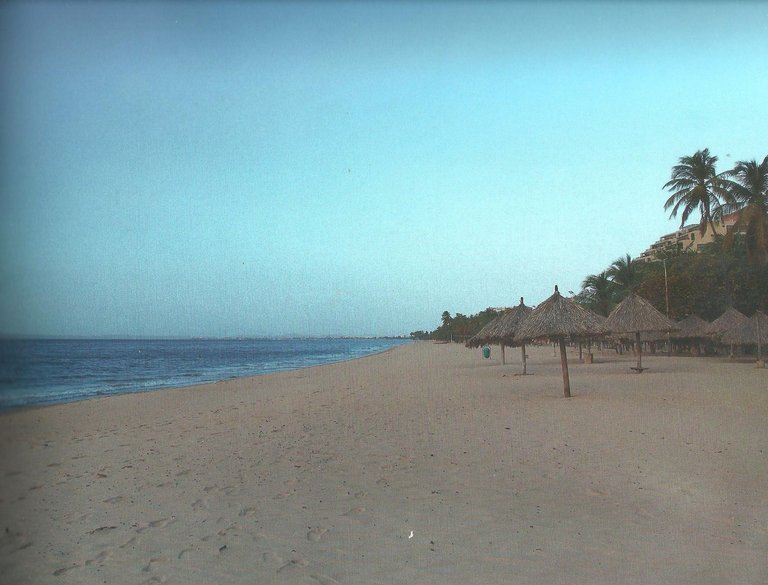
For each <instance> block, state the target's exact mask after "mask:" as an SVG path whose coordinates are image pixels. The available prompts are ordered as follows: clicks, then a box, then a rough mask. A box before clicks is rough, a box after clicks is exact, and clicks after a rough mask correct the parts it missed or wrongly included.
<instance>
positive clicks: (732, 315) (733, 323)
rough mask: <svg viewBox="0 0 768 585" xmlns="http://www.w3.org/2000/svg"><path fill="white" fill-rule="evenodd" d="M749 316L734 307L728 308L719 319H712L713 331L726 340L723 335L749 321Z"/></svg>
mask: <svg viewBox="0 0 768 585" xmlns="http://www.w3.org/2000/svg"><path fill="white" fill-rule="evenodd" d="M747 320H748V319H747V316H746V315H744V314H743V313H740V312H739V311H737V310H736V309H734V308H733V307H730V308H728V309H727V310H726V311H725V312H724V313H723V314H722V315H720V316H719V317H718V318H717V319H715V320H714V321H712V331H714V333H715V334H716V335H717V336H718V337H720V339H721V340H722V341H725V339H723V335H724V334H725V333H726V332H727V331H729V330H731V329H737V328H738V327H740V326H741V325H743V324H744V323H745V322H746V321H747ZM725 343H740V342H738V341H725Z"/></svg>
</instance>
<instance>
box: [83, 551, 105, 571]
mask: <svg viewBox="0 0 768 585" xmlns="http://www.w3.org/2000/svg"><path fill="white" fill-rule="evenodd" d="M111 556H112V550H111V549H106V550H103V551H101V552H100V553H99V554H98V555H96V558H95V559H88V560H87V561H85V566H86V567H90V566H91V565H96V564H99V565H100V564H102V563H103V562H104V561H106V560H107V559H108V558H109V557H111Z"/></svg>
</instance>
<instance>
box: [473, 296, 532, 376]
mask: <svg viewBox="0 0 768 585" xmlns="http://www.w3.org/2000/svg"><path fill="white" fill-rule="evenodd" d="M532 310H533V309H531V307H527V306H526V305H525V303H524V302H523V297H520V304H519V305H517V306H516V307H513V308H512V309H509V310H507V311H505V312H504V313H503V314H502V315H499V316H498V317H496V318H494V319H493V320H492V321H490V322H489V323H488V324H487V325H486V326H485V327H483V328H482V329H481V330H480V331H478V332H477V334H475V335H474V336H472V337H471V338H469V340H468V341H467V343H466V344H465V345H466V346H467V347H480V346H481V345H486V344H498V345H500V346H501V363H502V364H505V363H506V358H505V355H504V347H517V346H518V345H520V344H518V343H516V342H515V340H514V339H515V333H517V329H518V328H519V327H520V324H521V323H522V322H523V321H525V319H526V317H528V315H529V314H530V313H531V311H532ZM522 346H523V373H524V374H525V344H522Z"/></svg>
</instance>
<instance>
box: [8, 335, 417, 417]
mask: <svg viewBox="0 0 768 585" xmlns="http://www.w3.org/2000/svg"><path fill="white" fill-rule="evenodd" d="M252 339H254V340H255V339H257V338H252ZM285 339H288V338H285ZM290 339H292V340H314V339H319V340H324V339H329V340H348V339H358V340H364V339H390V340H394V339H396V338H386V337H367V338H364V337H359V338H351V337H327V338H311V337H304V338H290ZM19 340H21V341H25V340H24V339H17V340H16V341H19ZM83 340H86V341H88V340H95V341H210V340H209V339H202V338H189V339H182V338H178V339H170V338H169V339H159V338H158V339H150V338H142V339H139V338H137V339H128V338H125V339H107V338H104V339H97V338H83V339H74V338H72V339H53V338H51V339H42V338H41V339H37V340H32V341H83ZM216 340H219V341H232V340H235V339H234V338H232V339H225V338H217V339H214V341H216ZM259 340H261V341H281V340H283V339H280V338H259ZM409 343H413V341H409V342H407V341H406V340H403V343H398V344H396V345H393V346H391V347H388V348H385V349H381V350H377V351H374V352H372V353H367V354H364V355H355V356H351V357H347V358H342V359H333V360H329V361H325V362H323V363H319V364H309V365H303V366H296V367H286V368H278V369H272V370H269V371H265V372H261V373H255V374H247V375H233V376H229V377H226V378H219V379H213V380H207V381H198V382H194V383H190V384H181V385H178V384H174V383H173V382H170V383H169V384H168V385H159V386H154V387H150V388H133V389H129V390H125V391H122V392H114V393H107V392H103V393H96V394H92V395H86V396H81V397H77V398H73V399H61V400H51V401H46V402H38V403H33V404H20V405H11V406H7V407H6V406H0V416H1V415H2V414H4V413H8V412H17V411H19V410H24V409H28V408H47V407H49V406H57V405H61V404H70V403H75V402H82V401H86V400H95V399H99V398H113V397H116V396H123V395H126V394H145V393H148V392H158V391H162V390H174V389H179V388H190V387H194V386H209V385H211V384H219V383H221V382H226V381H231V380H241V379H248V378H253V377H258V376H268V375H270V374H278V373H282V372H292V371H295V370H304V369H307V368H316V367H321V366H325V365H332V364H338V363H343V362H346V361H353V360H358V359H362V358H365V357H369V356H374V355H378V354H381V353H386V352H387V351H391V350H392V349H394V348H396V347H400V346H401V345H408V344H409Z"/></svg>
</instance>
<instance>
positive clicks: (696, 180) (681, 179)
mask: <svg viewBox="0 0 768 585" xmlns="http://www.w3.org/2000/svg"><path fill="white" fill-rule="evenodd" d="M679 163H680V164H677V165H675V166H674V167H672V176H671V178H670V180H669V181H667V183H666V184H665V185H664V189H667V190H668V191H670V192H671V193H672V195H670V197H669V199H667V202H666V203H665V204H664V209H665V210H667V209H669V208H670V207H671V208H672V212H671V213H670V215H669V217H676V216H677V213H678V212H679V211H680V209H681V208H682V216H681V218H680V220H681V221H680V227H683V225H685V222H686V221H687V220H688V216H689V215H691V213H693V212H694V211H696V209H698V210H699V211H700V212H701V221H700V222H699V231H700V232H701V233H702V234H703V233H704V232H705V231H707V224H709V226H710V227H711V228H712V233H713V234H714V233H715V225H714V220H715V219H719V218H720V216H721V215H722V204H721V199H722V200H723V201H726V202H730V196H729V193H728V190H727V189H726V186H725V184H724V179H723V178H722V175H718V174H717V172H716V171H715V164H716V163H717V157H716V156H713V155H711V154H709V149H708V148H705V149H704V150H698V151H696V153H695V154H693V156H683V157H680V159H679Z"/></svg>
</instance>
